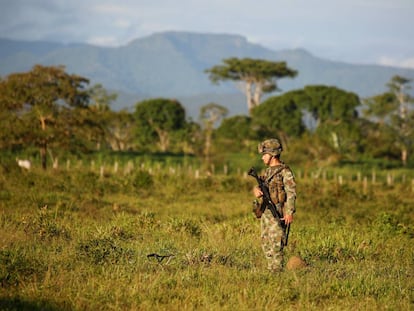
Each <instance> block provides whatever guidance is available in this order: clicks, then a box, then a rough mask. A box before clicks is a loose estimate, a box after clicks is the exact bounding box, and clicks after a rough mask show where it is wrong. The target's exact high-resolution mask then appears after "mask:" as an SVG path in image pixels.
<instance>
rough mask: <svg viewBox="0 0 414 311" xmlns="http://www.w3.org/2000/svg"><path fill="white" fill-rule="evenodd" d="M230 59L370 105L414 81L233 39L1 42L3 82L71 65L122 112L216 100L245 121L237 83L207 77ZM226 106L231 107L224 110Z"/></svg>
mask: <svg viewBox="0 0 414 311" xmlns="http://www.w3.org/2000/svg"><path fill="white" fill-rule="evenodd" d="M229 57H239V58H243V57H250V58H259V59H268V60H273V61H286V62H287V64H288V66H289V67H291V68H293V69H296V70H298V72H299V74H298V76H297V77H296V78H295V79H282V80H280V81H279V87H280V88H281V89H282V91H284V92H286V91H289V90H292V89H298V88H303V87H304V86H305V85H314V84H324V85H331V86H336V87H339V88H341V89H344V90H347V91H352V92H355V93H357V94H358V95H359V96H360V97H367V96H372V95H375V94H379V93H381V92H383V91H385V90H386V84H387V83H388V82H389V81H390V79H391V78H392V76H394V75H397V74H398V75H401V76H404V77H407V78H410V79H414V69H408V68H397V67H386V66H379V65H358V64H348V63H344V62H336V61H330V60H325V59H322V58H318V57H316V56H314V55H312V54H310V53H309V52H307V51H306V50H305V49H294V50H279V51H274V50H271V49H268V48H266V47H263V46H261V45H258V44H253V43H250V42H248V41H247V40H246V38H244V37H243V36H240V35H232V34H208V33H191V32H173V31H171V32H162V33H155V34H153V35H150V36H147V37H143V38H138V39H135V40H133V41H131V42H129V43H128V44H126V45H124V46H120V47H115V48H114V47H98V46H93V45H89V44H61V43H54V42H40V41H32V42H29V41H16V40H9V39H0V75H1V76H6V75H8V74H10V73H12V72H22V71H28V70H30V69H31V68H32V67H33V66H34V65H35V64H43V65H65V66H66V70H67V72H69V73H76V74H78V75H81V76H84V77H86V78H89V79H90V80H91V84H96V83H101V84H103V86H104V87H105V88H107V89H108V90H111V91H116V92H119V93H120V95H122V96H120V98H123V101H122V102H120V101H118V102H117V104H116V106H117V107H116V108H118V109H120V108H125V107H130V106H131V105H133V104H134V103H136V102H137V101H139V100H142V99H144V98H148V97H173V98H177V99H180V98H182V99H184V101H186V103H185V105H186V106H188V105H193V107H189V109H188V110H189V111H190V110H191V111H197V107H198V106H200V105H202V104H206V103H208V102H209V101H211V100H210V99H214V98H224V97H223V96H225V95H229V96H230V97H231V98H232V99H231V100H230V99H229V103H228V104H229V105H230V106H231V107H234V108H232V109H231V113H232V114H238V113H242V114H244V113H246V108H245V107H244V105H245V103H244V102H243V103H240V104H237V105H236V104H235V103H234V102H232V103H230V101H234V100H237V101H240V100H243V97H242V94H241V93H240V92H239V91H238V90H237V89H236V88H235V87H234V85H233V84H232V83H230V82H228V83H222V84H221V85H220V86H217V85H213V84H212V83H211V82H210V81H209V79H208V76H207V75H206V74H205V73H204V70H205V69H207V68H211V67H212V66H214V65H217V64H220V63H221V62H222V60H223V59H224V58H229ZM213 94H214V95H213ZM274 95H277V93H274ZM230 97H229V98H230ZM235 98H237V99H235ZM187 101H188V102H187ZM223 101H226V100H225V99H223ZM219 104H222V105H224V106H226V103H224V102H223V103H219ZM238 106H239V107H240V110H238V109H237V107H238ZM192 115H194V113H192Z"/></svg>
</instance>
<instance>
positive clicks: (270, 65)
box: [205, 58, 297, 113]
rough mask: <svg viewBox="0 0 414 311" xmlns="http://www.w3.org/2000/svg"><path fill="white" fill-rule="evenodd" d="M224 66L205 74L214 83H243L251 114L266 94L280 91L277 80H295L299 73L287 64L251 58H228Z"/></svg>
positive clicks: (218, 66)
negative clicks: (228, 81)
mask: <svg viewBox="0 0 414 311" xmlns="http://www.w3.org/2000/svg"><path fill="white" fill-rule="evenodd" d="M223 63H224V64H223V65H217V66H214V67H212V68H210V69H207V70H206V71H205V72H206V73H208V74H209V78H210V80H211V81H212V82H213V83H219V81H225V80H232V81H236V82H241V83H242V86H243V89H244V94H245V95H246V99H247V108H248V109H249V113H251V111H252V109H253V108H254V107H257V106H258V105H259V104H260V100H261V98H262V95H263V94H264V93H270V92H273V91H276V90H278V87H277V80H278V79H281V78H285V77H290V78H293V77H295V76H296V75H297V71H296V70H293V69H291V68H289V67H288V66H287V65H286V62H273V61H268V60H262V59H251V58H243V59H239V58H227V59H224V60H223Z"/></svg>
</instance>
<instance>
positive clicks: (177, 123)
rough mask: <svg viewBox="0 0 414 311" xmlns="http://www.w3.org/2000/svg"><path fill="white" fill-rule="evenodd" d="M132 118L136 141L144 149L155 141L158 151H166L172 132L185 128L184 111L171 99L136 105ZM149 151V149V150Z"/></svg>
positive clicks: (155, 99) (149, 100) (148, 101)
mask: <svg viewBox="0 0 414 311" xmlns="http://www.w3.org/2000/svg"><path fill="white" fill-rule="evenodd" d="M134 118H135V122H136V134H137V139H138V141H139V143H140V145H141V147H143V148H144V149H148V148H146V145H147V144H150V143H151V142H153V141H154V139H155V140H156V142H157V143H158V146H159V150H160V151H166V150H167V149H168V147H169V144H170V139H171V135H172V132H173V131H176V130H179V129H182V128H185V126H186V119H185V109H184V107H183V106H182V105H181V103H180V102H178V101H177V100H173V99H166V98H154V99H148V100H144V101H141V102H139V103H137V104H136V106H135V112H134ZM150 149H151V148H150Z"/></svg>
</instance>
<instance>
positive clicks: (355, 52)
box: [0, 0, 414, 68]
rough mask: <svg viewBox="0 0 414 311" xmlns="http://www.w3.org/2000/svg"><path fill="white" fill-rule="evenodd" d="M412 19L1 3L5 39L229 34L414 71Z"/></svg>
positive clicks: (292, 5) (297, 7)
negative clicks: (182, 32) (166, 33)
mask: <svg viewBox="0 0 414 311" xmlns="http://www.w3.org/2000/svg"><path fill="white" fill-rule="evenodd" d="M413 17H414V0H70V1H69V0H0V37H1V38H7V39H17V40H30V41H33V40H42V41H53V42H61V43H79V42H82V43H90V44H94V45H99V46H111V47H114V46H120V45H125V44H127V43H128V42H130V41H132V40H134V39H137V38H142V37H146V36H149V35H151V34H154V33H158V32H164V31H186V32H195V33H216V34H223V33H224V34H235V35H241V36H244V37H246V39H247V40H248V41H250V42H251V43H256V44H260V45H262V46H264V47H267V48H270V49H272V50H284V49H294V48H303V49H305V50H307V51H309V52H310V53H312V54H313V55H314V56H317V57H320V58H324V59H329V60H334V61H343V62H347V63H355V64H381V65H387V66H388V65H389V66H399V67H407V68H414V22H413V20H414V18H413Z"/></svg>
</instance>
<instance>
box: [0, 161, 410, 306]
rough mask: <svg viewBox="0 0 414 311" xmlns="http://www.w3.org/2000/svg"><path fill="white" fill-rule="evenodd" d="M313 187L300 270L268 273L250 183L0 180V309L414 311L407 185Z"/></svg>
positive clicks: (190, 178)
mask: <svg viewBox="0 0 414 311" xmlns="http://www.w3.org/2000/svg"><path fill="white" fill-rule="evenodd" d="M339 173H340V174H344V176H345V174H346V173H349V175H351V173H353V176H354V178H352V180H351V178H350V177H349V178H348V177H347V178H345V177H344V179H343V182H342V184H339V183H338V181H337V179H334V177H333V176H336V177H337V174H339ZM399 174H400V173H399ZM309 176H310V174H308V175H307V177H305V176H304V174H302V177H298V179H297V182H298V200H297V214H296V215H295V221H294V223H293V224H292V228H291V232H290V238H289V246H288V247H287V249H286V257H287V258H289V257H290V256H293V255H295V256H300V257H302V258H303V259H304V260H305V261H306V263H307V267H306V268H303V269H299V270H286V271H284V272H282V273H280V274H270V273H269V272H268V271H267V270H266V269H265V261H264V256H263V255H262V251H261V248H260V241H259V236H260V232H259V231H260V228H259V222H258V221H257V220H256V219H255V218H254V216H253V214H252V212H251V201H252V199H253V197H252V194H251V188H252V187H253V185H254V180H253V179H252V178H250V177H246V176H245V175H242V174H240V175H238V174H231V175H223V174H215V175H213V176H209V177H207V176H205V175H203V174H201V175H200V176H199V177H198V178H196V177H195V175H194V173H191V174H186V173H185V172H184V170H183V171H180V172H179V173H177V172H175V173H174V174H173V173H172V172H171V171H169V170H162V169H161V170H157V171H156V172H155V170H152V171H151V172H149V171H148V170H140V169H135V170H134V171H132V172H130V173H129V174H121V173H119V174H113V173H111V172H106V173H105V174H103V175H102V174H100V172H99V170H98V169H96V170H95V171H90V170H86V171H85V172H83V171H81V170H76V169H73V170H71V171H67V170H65V169H61V170H50V171H48V172H43V171H40V170H39V171H38V170H36V169H34V170H32V171H30V172H26V171H25V172H22V171H20V170H18V169H17V168H13V169H5V168H4V167H3V169H2V170H1V171H0V282H1V287H0V309H1V310H239V311H240V310H414V246H413V238H414V225H413V224H414V213H413V211H414V192H413V189H412V182H411V179H410V178H411V177H409V172H407V177H404V178H399V177H398V178H396V179H395V182H393V183H392V184H389V183H387V181H386V179H384V178H385V176H386V172H380V171H379V172H378V173H377V176H378V179H377V180H376V183H375V184H372V183H371V182H369V184H368V186H364V185H363V183H362V181H361V180H357V179H356V178H355V176H356V173H355V172H349V170H348V171H347V172H345V171H344V172H338V173H335V174H333V173H331V174H328V177H326V178H325V179H314V178H310V177H309ZM398 176H402V173H401V174H400V175H398ZM404 176H405V175H404ZM369 181H371V178H370V179H369ZM150 254H158V255H161V256H165V257H159V258H157V257H156V256H148V255H150Z"/></svg>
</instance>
